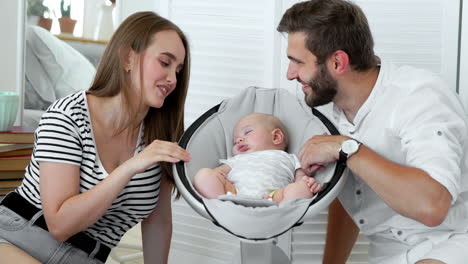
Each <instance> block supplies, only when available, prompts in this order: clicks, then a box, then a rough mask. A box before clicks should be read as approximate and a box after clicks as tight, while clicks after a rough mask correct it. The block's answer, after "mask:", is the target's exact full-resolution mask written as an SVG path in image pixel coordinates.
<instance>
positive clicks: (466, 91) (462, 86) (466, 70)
mask: <svg viewBox="0 0 468 264" xmlns="http://www.w3.org/2000/svg"><path fill="white" fill-rule="evenodd" d="M462 19H463V20H462V24H461V35H462V38H461V43H464V44H462V45H461V48H460V53H461V54H460V70H459V76H460V79H459V86H458V89H459V90H458V91H459V93H460V98H461V99H462V101H463V103H464V105H465V111H466V113H467V114H468V47H467V45H468V3H466V4H465V5H463V10H462Z"/></svg>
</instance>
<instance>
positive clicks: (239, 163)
mask: <svg viewBox="0 0 468 264" xmlns="http://www.w3.org/2000/svg"><path fill="white" fill-rule="evenodd" d="M220 162H221V163H224V164H226V165H228V166H229V167H231V171H230V172H229V174H228V175H227V178H228V179H229V180H230V181H232V182H233V183H234V185H235V187H236V189H237V194H239V195H245V196H251V197H254V198H263V196H264V195H265V194H267V193H270V192H271V191H273V190H278V189H281V188H283V187H285V186H286V185H288V184H290V183H292V182H294V173H295V171H296V170H297V169H299V168H300V167H301V164H300V163H299V160H298V159H297V157H296V155H294V154H289V153H287V152H285V151H282V150H262V151H256V152H251V153H243V154H239V155H236V156H234V157H231V158H229V159H227V160H225V159H221V160H220Z"/></svg>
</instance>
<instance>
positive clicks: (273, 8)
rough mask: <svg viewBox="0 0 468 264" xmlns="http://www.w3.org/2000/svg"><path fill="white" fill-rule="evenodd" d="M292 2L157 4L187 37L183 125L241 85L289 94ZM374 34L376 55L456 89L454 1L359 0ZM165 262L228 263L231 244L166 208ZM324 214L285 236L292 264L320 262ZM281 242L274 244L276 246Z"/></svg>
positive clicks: (196, 219)
mask: <svg viewBox="0 0 468 264" xmlns="http://www.w3.org/2000/svg"><path fill="white" fill-rule="evenodd" d="M296 2H298V1H296V0H282V1H279V0H277V1H271V0H256V1H247V0H238V1H219V0H206V1H190V0H172V1H171V0H161V1H158V4H157V5H156V6H157V8H160V9H161V10H156V11H159V12H162V14H163V15H165V16H167V17H168V18H169V19H171V20H172V21H174V22H175V23H176V24H177V25H179V26H180V27H181V28H182V30H183V31H184V32H186V34H187V36H188V38H189V41H190V44H191V48H192V75H191V81H190V87H189V94H188V98H187V104H186V125H187V126H188V125H190V124H191V123H192V122H193V121H194V120H195V119H196V118H198V117H199V116H200V115H201V114H202V113H204V112H205V111H206V110H208V109H209V108H211V107H212V106H214V105H216V104H218V103H220V102H221V100H223V99H225V98H229V97H232V96H234V95H236V94H238V93H239V91H240V90H241V89H244V88H245V87H247V86H253V85H256V86H263V87H283V88H288V89H289V90H291V91H292V92H293V93H296V94H297V96H298V97H300V98H302V97H303V95H302V91H300V89H299V88H298V87H297V84H296V83H295V82H290V81H287V80H286V77H285V76H286V69H287V65H288V60H287V58H286V46H287V40H286V38H285V37H284V36H283V37H281V36H280V35H279V34H278V33H277V32H276V26H277V22H278V19H279V18H280V16H281V14H282V13H283V12H284V11H285V10H286V9H287V8H289V7H290V6H291V5H292V4H293V3H296ZM356 3H357V4H359V5H360V6H362V8H363V10H364V12H365V13H366V15H367V17H368V19H369V23H370V26H371V30H372V32H373V35H374V40H375V49H376V53H377V54H378V55H379V56H381V57H382V58H384V59H388V60H391V61H394V62H396V63H399V64H410V65H415V66H418V67H423V68H427V69H429V70H432V71H434V72H436V73H439V74H441V75H442V76H443V77H444V78H445V79H446V80H447V81H448V82H449V83H450V84H451V85H452V87H453V89H455V85H456V82H457V81H456V79H457V68H456V67H457V56H458V54H457V52H458V29H459V24H458V20H459V7H460V2H459V1H455V0H454V1H443V0H409V1H406V0H359V1H356ZM173 220H174V234H173V241H172V247H171V257H170V263H173V264H176V263H189V262H188V261H190V263H208V264H210V263H230V262H231V259H232V255H233V254H234V253H235V252H236V251H237V250H238V248H239V245H238V240H237V238H235V237H233V236H231V235H230V234H228V233H227V232H225V231H224V230H222V229H221V228H218V227H216V226H214V225H213V224H212V223H210V222H209V221H207V220H206V219H204V218H202V217H200V216H198V214H197V213H195V212H194V211H193V210H192V209H191V208H190V207H189V206H188V205H187V204H186V203H185V202H184V201H177V202H175V203H174V204H173ZM326 225H327V213H326V212H322V213H321V214H319V215H318V216H316V217H314V218H312V219H308V220H307V221H306V222H305V223H304V224H303V225H302V226H300V227H297V228H294V229H293V231H292V232H289V233H287V234H286V235H285V236H288V237H286V238H285V239H282V241H287V242H288V243H289V245H287V246H285V247H283V248H289V249H290V252H287V254H288V255H290V256H291V258H292V261H293V263H294V264H299V263H321V259H322V254H323V249H324V246H325V236H326ZM281 243H282V242H281V241H280V244H281ZM367 250H368V244H367V241H366V239H365V238H364V237H362V236H360V237H359V239H358V242H357V243H356V245H355V247H354V249H353V252H352V255H351V257H350V259H349V261H348V263H353V264H357V263H367Z"/></svg>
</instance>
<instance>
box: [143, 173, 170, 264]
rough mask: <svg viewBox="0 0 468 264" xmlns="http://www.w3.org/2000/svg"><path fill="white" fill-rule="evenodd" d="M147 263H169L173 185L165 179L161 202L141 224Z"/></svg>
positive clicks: (161, 187)
mask: <svg viewBox="0 0 468 264" xmlns="http://www.w3.org/2000/svg"><path fill="white" fill-rule="evenodd" d="M141 233H142V237H143V256H144V260H145V261H144V262H145V263H157V264H159V263H161V264H162V263H167V259H168V257H169V248H170V246H171V237H172V210H171V185H170V184H169V183H168V181H167V179H165V178H164V177H163V179H162V180H161V186H160V193H159V202H158V205H157V206H156V208H155V209H154V210H153V212H152V213H151V214H150V215H149V216H148V217H147V218H146V219H145V220H143V222H142V223H141Z"/></svg>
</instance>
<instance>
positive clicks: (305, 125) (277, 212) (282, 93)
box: [174, 87, 346, 240]
mask: <svg viewBox="0 0 468 264" xmlns="http://www.w3.org/2000/svg"><path fill="white" fill-rule="evenodd" d="M252 112H260V113H268V114H273V115H274V116H276V117H277V118H279V119H280V120H281V121H282V122H283V123H284V125H285V126H286V128H287V129H288V133H289V139H290V145H289V152H290V153H295V154H297V153H298V151H299V150H300V148H301V146H302V145H303V143H304V142H305V141H306V140H307V139H309V138H310V137H311V136H313V135H322V134H324V133H329V134H336V133H338V132H337V131H336V129H335V128H334V126H333V124H331V123H330V122H329V121H328V120H327V119H326V118H325V117H324V116H322V115H321V114H320V113H319V112H318V111H316V110H314V111H311V109H310V108H309V107H308V106H307V105H304V104H303V103H302V101H301V100H299V99H298V98H296V97H295V96H294V95H292V94H291V93H289V92H288V91H286V90H283V89H265V88H258V87H249V88H247V89H245V90H244V91H242V92H241V93H240V94H239V95H237V96H235V97H233V98H230V99H228V100H225V101H223V102H222V103H221V104H220V105H218V106H216V107H214V108H212V109H211V110H209V111H207V112H206V113H205V114H204V115H202V116H201V117H200V118H199V119H198V120H196V121H195V122H194V123H193V124H192V126H190V127H189V128H188V129H187V131H186V132H185V133H184V135H183V137H182V139H181V141H180V142H179V143H180V145H181V146H182V147H184V148H186V149H187V150H188V151H189V152H190V153H191V156H192V160H191V161H190V162H188V163H183V162H180V163H178V164H175V165H174V174H175V181H176V184H177V187H178V189H179V191H180V192H181V194H182V196H183V197H184V198H185V200H186V201H187V202H188V203H189V204H190V205H191V206H192V207H193V208H194V209H195V210H196V211H197V212H198V213H199V214H200V215H202V216H204V217H206V218H208V219H210V220H212V221H213V222H214V223H215V224H217V225H219V226H221V227H222V228H224V229H225V230H226V231H228V232H230V233H232V234H234V235H236V236H238V237H240V238H244V239H249V240H264V239H270V238H273V237H276V236H278V235H280V234H282V233H284V232H286V231H287V230H289V229H290V228H292V227H293V226H295V225H298V224H300V223H302V221H303V220H302V219H303V217H304V215H306V213H307V215H316V214H318V213H320V212H321V211H322V210H324V209H325V208H326V207H327V206H328V204H329V203H331V201H333V199H334V198H335V197H336V196H337V194H338V192H339V191H340V190H341V188H342V186H343V184H344V181H345V179H346V174H344V173H343V171H344V169H345V167H344V165H341V164H335V163H334V164H329V165H328V166H327V168H326V169H325V170H323V171H321V172H320V173H317V174H316V176H315V178H316V179H317V180H318V181H319V182H320V183H322V184H323V188H322V190H321V191H320V192H319V193H318V194H317V195H315V196H314V197H312V198H311V199H296V200H292V201H288V202H285V203H282V204H280V205H276V204H268V202H262V201H258V200H256V199H245V198H244V197H230V199H229V200H220V199H205V198H203V197H202V196H201V195H200V194H198V193H197V192H196V190H195V189H194V188H193V185H192V183H191V182H192V179H193V177H194V176H195V174H196V172H197V171H198V170H199V169H200V168H205V167H209V168H213V167H217V166H219V163H218V160H219V159H226V158H228V157H231V156H232V154H231V149H232V145H233V140H232V130H233V127H234V125H235V124H236V122H237V121H238V120H239V119H240V118H241V117H243V116H244V115H247V114H249V113H252ZM316 115H318V116H319V117H317V116H316Z"/></svg>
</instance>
